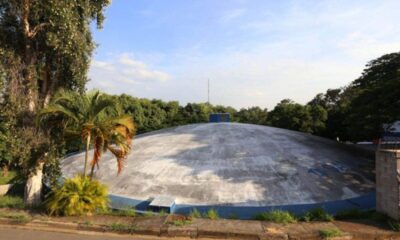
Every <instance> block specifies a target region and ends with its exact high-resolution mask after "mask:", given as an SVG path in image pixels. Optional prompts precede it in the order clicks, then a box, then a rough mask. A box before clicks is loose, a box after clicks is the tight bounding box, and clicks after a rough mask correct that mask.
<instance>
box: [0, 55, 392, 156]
mask: <svg viewBox="0 0 400 240" xmlns="http://www.w3.org/2000/svg"><path fill="white" fill-rule="evenodd" d="M399 74H400V53H392V54H387V55H384V56H382V57H380V58H378V59H375V60H373V61H371V62H369V63H368V64H367V65H366V68H365V69H364V71H363V72H362V74H361V76H360V77H359V78H358V79H356V80H354V81H353V82H351V83H350V84H349V85H348V86H345V87H342V88H338V89H328V90H327V91H326V92H325V93H319V94H317V95H316V96H315V97H314V98H313V99H311V100H310V101H309V102H308V103H307V104H299V103H296V102H294V101H292V100H290V99H284V100H282V101H281V102H280V103H278V104H277V105H276V106H275V107H274V108H273V109H272V110H271V111H268V110H267V109H262V108H260V107H250V108H242V109H240V110H236V109H234V108H232V107H226V106H213V105H211V104H207V103H188V104H186V105H185V106H181V105H180V104H179V103H178V102H176V101H172V102H164V101H161V100H149V99H139V98H135V97H132V96H128V95H125V94H123V95H120V96H113V97H114V98H117V99H119V102H120V104H121V106H122V108H123V110H124V111H125V112H126V113H128V114H131V115H132V117H133V118H134V121H135V123H136V126H137V129H138V133H144V132H148V131H153V130H157V129H161V128H166V127H172V126H178V125H184V124H191V123H203V122H208V118H209V114H210V113H216V112H227V113H230V114H231V118H232V121H234V122H241V123H251V124H260V125H270V126H275V127H280V128H286V129H291V130H296V131H302V132H306V133H311V134H315V135H319V136H323V137H327V138H332V139H339V140H341V141H361V140H372V139H376V138H378V137H379V136H380V135H381V133H382V131H383V130H384V129H383V128H382V126H383V125H384V124H385V123H393V122H394V121H396V120H399V119H400V76H399ZM0 149H1V148H0Z"/></svg>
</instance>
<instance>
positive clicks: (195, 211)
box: [189, 208, 201, 218]
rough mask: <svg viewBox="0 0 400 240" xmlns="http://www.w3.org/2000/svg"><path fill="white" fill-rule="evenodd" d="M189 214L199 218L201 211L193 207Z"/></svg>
mask: <svg viewBox="0 0 400 240" xmlns="http://www.w3.org/2000/svg"><path fill="white" fill-rule="evenodd" d="M189 216H190V217H191V218H201V213H200V212H199V210H197V209H196V208H195V209H193V210H192V211H191V212H190V214H189Z"/></svg>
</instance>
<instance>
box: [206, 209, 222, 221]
mask: <svg viewBox="0 0 400 240" xmlns="http://www.w3.org/2000/svg"><path fill="white" fill-rule="evenodd" d="M204 217H206V218H209V219H212V220H216V219H218V218H219V215H218V212H217V210H215V209H214V208H211V209H210V210H208V211H207V212H206V214H205V216H204Z"/></svg>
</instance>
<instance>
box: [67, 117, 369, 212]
mask: <svg viewBox="0 0 400 240" xmlns="http://www.w3.org/2000/svg"><path fill="white" fill-rule="evenodd" d="M133 144H134V146H133V151H132V153H131V154H130V155H129V157H128V159H127V162H126V166H125V169H124V170H123V171H122V173H121V174H120V175H119V176H117V170H116V168H117V166H116V161H115V159H114V158H113V157H112V156H111V155H110V154H105V155H104V156H103V158H102V159H101V162H100V169H99V170H98V171H97V172H96V176H97V177H98V178H99V179H100V180H101V181H102V182H104V183H106V184H107V185H108V186H109V190H110V192H111V193H113V194H120V195H125V196H129V197H133V198H135V199H143V200H145V199H148V198H150V197H154V196H157V195H166V196H172V197H175V198H176V199H177V203H178V204H182V203H183V204H228V205H237V206H265V205H283V204H299V203H316V202H322V201H331V200H339V199H346V198H352V197H356V196H358V195H361V194H364V193H367V192H370V191H372V190H373V189H374V183H373V181H371V180H370V178H371V177H372V175H371V173H370V171H371V170H372V168H373V166H372V165H369V163H370V161H369V160H368V159H365V158H363V157H360V156H357V154H356V153H353V152H351V151H349V150H347V149H346V147H345V146H343V145H342V144H339V143H336V142H334V141H330V140H326V139H323V138H319V137H315V136H312V135H309V134H304V133H300V132H295V131H288V130H284V129H278V128H272V127H265V126H259V125H251V124H239V123H207V124H193V125H186V126H180V127H176V128H170V129H164V130H160V131H155V132H152V133H149V134H143V135H140V136H138V137H137V138H136V139H135V141H134V143H133ZM83 162H84V154H83V153H81V154H77V155H74V156H71V157H68V158H66V159H64V160H63V161H62V164H61V167H62V170H63V174H64V176H66V177H71V176H73V175H75V174H77V173H80V172H81V171H82V168H83Z"/></svg>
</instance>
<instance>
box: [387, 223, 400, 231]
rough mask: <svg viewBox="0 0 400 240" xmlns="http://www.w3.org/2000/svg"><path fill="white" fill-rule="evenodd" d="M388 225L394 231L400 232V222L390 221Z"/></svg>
mask: <svg viewBox="0 0 400 240" xmlns="http://www.w3.org/2000/svg"><path fill="white" fill-rule="evenodd" d="M388 225H389V227H390V228H391V229H392V230H393V231H395V232H400V222H398V221H395V220H389V221H388Z"/></svg>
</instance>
